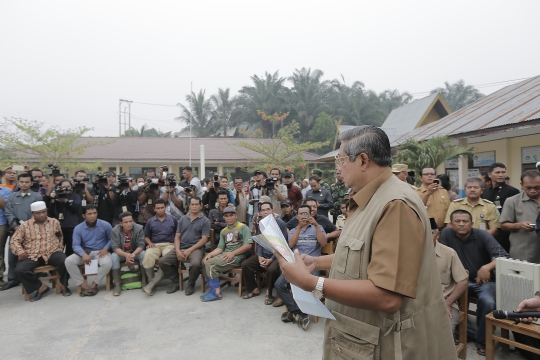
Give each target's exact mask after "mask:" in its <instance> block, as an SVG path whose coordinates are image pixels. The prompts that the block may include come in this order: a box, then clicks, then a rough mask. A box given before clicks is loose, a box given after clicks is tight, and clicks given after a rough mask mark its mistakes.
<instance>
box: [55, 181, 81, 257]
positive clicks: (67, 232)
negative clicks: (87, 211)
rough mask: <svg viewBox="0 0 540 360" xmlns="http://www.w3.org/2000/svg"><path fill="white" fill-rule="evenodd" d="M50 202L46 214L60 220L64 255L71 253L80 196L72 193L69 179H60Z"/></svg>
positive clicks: (79, 206) (77, 223) (79, 207)
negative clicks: (64, 249)
mask: <svg viewBox="0 0 540 360" xmlns="http://www.w3.org/2000/svg"><path fill="white" fill-rule="evenodd" d="M50 197H51V202H50V204H49V206H48V211H47V213H48V216H49V217H51V218H55V219H57V220H58V221H59V222H60V227H61V228H62V235H63V237H64V244H65V245H66V251H65V253H66V256H69V255H71V254H73V247H72V246H73V229H75V226H77V225H79V213H80V211H81V204H82V202H81V197H80V196H79V195H77V194H74V193H73V191H72V188H71V181H69V180H62V181H61V182H60V184H58V185H56V186H55V187H54V189H53V191H52V192H51V195H50Z"/></svg>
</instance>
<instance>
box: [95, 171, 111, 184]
mask: <svg viewBox="0 0 540 360" xmlns="http://www.w3.org/2000/svg"><path fill="white" fill-rule="evenodd" d="M94 182H95V183H96V185H98V186H104V185H107V184H108V181H107V176H106V175H105V174H102V173H99V174H97V175H96V180H95V181H94Z"/></svg>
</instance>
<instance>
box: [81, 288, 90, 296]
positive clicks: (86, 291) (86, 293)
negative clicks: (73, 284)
mask: <svg viewBox="0 0 540 360" xmlns="http://www.w3.org/2000/svg"><path fill="white" fill-rule="evenodd" d="M88 290H89V289H81V293H80V294H79V296H80V297H85V296H88Z"/></svg>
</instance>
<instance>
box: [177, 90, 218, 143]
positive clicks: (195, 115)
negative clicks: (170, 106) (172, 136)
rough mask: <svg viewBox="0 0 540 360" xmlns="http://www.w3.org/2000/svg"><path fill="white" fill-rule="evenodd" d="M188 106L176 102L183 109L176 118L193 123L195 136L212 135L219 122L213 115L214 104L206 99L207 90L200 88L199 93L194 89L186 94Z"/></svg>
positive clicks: (192, 127) (188, 124)
mask: <svg viewBox="0 0 540 360" xmlns="http://www.w3.org/2000/svg"><path fill="white" fill-rule="evenodd" d="M186 101H187V103H188V105H187V106H184V105H182V104H180V103H178V104H176V106H179V107H180V109H181V112H182V113H181V115H180V116H179V117H177V118H175V119H174V120H177V121H180V122H183V123H185V124H187V127H188V129H189V126H190V124H191V131H192V135H193V136H195V137H210V136H212V135H213V134H214V133H215V131H216V124H217V122H216V121H215V119H214V118H213V117H212V104H211V102H210V100H209V99H205V90H199V93H198V94H195V93H194V92H193V91H192V92H191V94H190V95H186Z"/></svg>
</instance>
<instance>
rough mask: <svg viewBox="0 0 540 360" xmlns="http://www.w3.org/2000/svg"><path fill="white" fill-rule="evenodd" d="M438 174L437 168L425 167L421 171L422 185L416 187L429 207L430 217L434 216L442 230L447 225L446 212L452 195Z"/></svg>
mask: <svg viewBox="0 0 540 360" xmlns="http://www.w3.org/2000/svg"><path fill="white" fill-rule="evenodd" d="M436 176H437V173H436V172H435V169H433V168H423V169H422V171H421V172H420V181H422V185H421V186H420V187H419V188H418V189H416V193H417V194H418V195H419V196H420V198H421V199H422V202H423V203H424V205H425V206H426V207H427V213H428V215H429V217H430V218H434V219H435V221H436V222H437V226H438V227H439V230H442V229H444V226H445V225H444V219H445V218H446V212H447V211H448V207H449V206H450V197H449V196H448V191H447V190H446V189H444V188H443V187H442V186H441V184H440V180H439V179H437V178H436Z"/></svg>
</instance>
